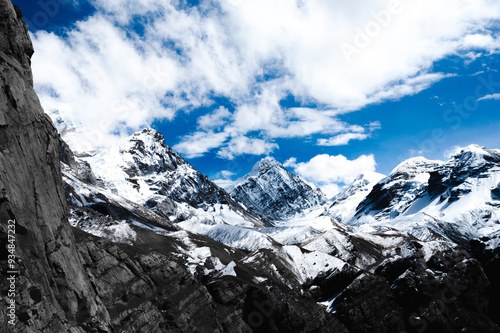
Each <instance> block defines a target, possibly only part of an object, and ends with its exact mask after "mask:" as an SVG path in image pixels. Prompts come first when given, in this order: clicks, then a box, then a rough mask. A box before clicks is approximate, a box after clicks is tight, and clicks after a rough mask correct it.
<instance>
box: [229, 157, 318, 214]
mask: <svg viewBox="0 0 500 333" xmlns="http://www.w3.org/2000/svg"><path fill="white" fill-rule="evenodd" d="M227 190H228V191H229V192H230V193H231V195H233V196H234V197H235V198H236V199H237V200H238V201H240V202H242V203H243V204H245V205H246V206H247V207H251V208H253V209H255V210H257V211H259V212H261V213H263V214H267V215H269V216H271V217H273V218H274V219H276V220H282V219H286V218H290V217H293V216H294V215H296V214H298V213H301V212H303V211H304V210H306V209H308V208H312V207H316V206H319V205H322V204H324V203H325V202H326V197H325V196H324V195H323V193H321V192H318V191H317V190H314V189H312V188H311V187H310V186H309V185H307V184H306V183H305V182H304V181H303V180H302V179H300V178H299V177H297V176H296V175H294V174H292V173H291V172H289V171H288V170H287V169H285V168H284V167H283V165H281V164H280V163H279V162H278V161H276V160H275V159H274V158H273V157H266V158H264V159H263V160H261V161H259V162H258V163H257V164H255V165H254V167H253V168H252V171H250V173H249V174H247V175H245V176H243V177H241V178H240V179H238V180H236V181H235V182H234V184H232V185H229V186H228V187H227Z"/></svg>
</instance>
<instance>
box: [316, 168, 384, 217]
mask: <svg viewBox="0 0 500 333" xmlns="http://www.w3.org/2000/svg"><path fill="white" fill-rule="evenodd" d="M384 177H385V176H384V175H382V174H380V173H376V172H369V173H364V174H361V175H359V176H358V177H357V178H356V179H355V180H354V181H353V182H352V183H351V184H350V185H349V186H348V187H347V188H346V189H344V190H343V191H342V192H341V193H339V194H338V195H337V196H335V197H334V198H333V203H332V204H331V205H330V206H329V207H328V210H327V212H326V213H325V214H326V215H328V216H331V217H332V218H334V219H335V220H336V221H338V222H345V221H350V220H351V219H352V218H353V217H354V214H355V213H356V208H357V207H358V205H359V204H360V202H361V201H363V200H364V199H365V197H366V196H367V195H368V193H370V191H371V190H372V188H373V186H374V185H375V184H377V183H378V182H379V181H380V180H382V179H383V178H384Z"/></svg>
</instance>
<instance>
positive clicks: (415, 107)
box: [13, 0, 500, 195]
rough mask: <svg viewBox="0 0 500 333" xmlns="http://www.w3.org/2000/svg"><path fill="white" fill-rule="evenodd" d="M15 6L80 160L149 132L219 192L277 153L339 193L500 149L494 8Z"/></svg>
mask: <svg viewBox="0 0 500 333" xmlns="http://www.w3.org/2000/svg"><path fill="white" fill-rule="evenodd" d="M13 3H14V4H16V5H18V6H19V7H20V8H21V9H22V10H23V12H24V17H25V19H26V20H27V21H28V25H29V28H30V32H31V34H32V39H33V42H34V46H35V52H36V53H35V55H34V57H33V71H34V78H35V89H36V90H37V92H38V94H39V96H40V99H41V102H42V105H43V106H44V108H45V109H46V111H47V112H48V113H49V114H52V115H54V110H57V112H58V114H59V116H60V117H62V118H63V119H64V120H65V121H66V122H67V123H68V124H71V126H72V127H74V129H75V130H74V131H73V132H69V134H67V135H66V136H65V139H66V140H67V141H69V143H70V145H72V146H73V147H74V149H75V150H77V151H79V150H80V151H81V150H88V149H100V148H105V147H106V146H108V145H111V144H113V143H114V142H116V140H117V139H119V138H120V137H124V136H126V135H129V134H131V133H132V132H133V131H136V130H139V129H141V128H142V127H145V126H151V127H153V128H156V129H157V130H159V131H160V132H162V133H163V135H164V136H165V139H166V142H167V144H168V145H170V146H172V147H174V149H176V150H177V151H178V152H180V153H181V154H182V155H183V156H185V157H187V159H188V160H189V162H190V163H191V164H193V165H194V166H195V167H196V168H198V169H199V170H200V171H202V172H203V173H205V174H207V175H208V176H209V177H211V178H212V179H219V178H228V179H235V178H237V177H239V176H241V175H242V174H244V173H246V172H248V171H249V170H250V168H251V166H252V165H253V164H254V163H255V162H257V161H258V160H260V159H261V158H263V157H264V156H266V155H271V156H274V157H275V158H276V159H278V160H279V161H280V162H282V163H284V164H285V165H286V166H287V167H288V168H289V169H290V170H291V171H294V172H295V173H297V174H299V175H300V176H302V177H303V178H304V179H306V180H307V181H308V182H310V183H312V184H315V185H317V186H321V187H322V188H323V189H324V190H325V192H327V193H328V194H329V195H333V194H334V193H335V192H337V191H338V190H340V189H341V188H342V187H343V186H345V184H348V183H349V182H350V181H352V180H353V178H354V177H355V176H357V175H358V174H359V173H364V172H372V171H377V172H380V173H384V174H388V173H389V172H390V171H391V170H392V169H393V168H394V167H395V166H396V165H397V164H399V163H400V162H402V161H403V160H404V159H406V158H409V157H413V156H419V155H422V156H425V157H427V158H429V159H446V157H447V156H449V154H451V153H452V152H453V151H454V150H456V149H457V147H461V146H466V145H469V144H472V143H476V144H480V145H483V146H487V147H490V148H500V144H499V143H498V142H499V139H500V138H499V134H498V133H499V131H498V128H499V125H500V115H499V106H500V72H499V70H500V33H499V31H500V30H499V28H500V24H499V22H500V21H499V19H500V4H498V3H497V2H495V1H488V0H484V1H472V0H459V1H456V0H454V1H451V0H440V1H430V0H429V1H427V0H422V1H419V2H415V1H410V0H400V1H398V0H391V1H389V0H375V1H374V0H370V1H368V0H360V3H356V4H350V3H348V2H345V1H331V2H324V1H323V2H322V1H319V0H317V1H316V0H311V1H309V2H302V1H285V0H276V1H273V2H269V1H264V0H255V1H249V0H220V1H215V0H211V1H196V2H189V3H186V2H182V1H180V2H179V1H159V0H140V1H131V0H123V1H118V0H106V1H104V0H92V1H70V0H46V1H43V0H42V1H39V2H30V3H28V2H26V1H16V0H14V1H13ZM360 8H363V9H360Z"/></svg>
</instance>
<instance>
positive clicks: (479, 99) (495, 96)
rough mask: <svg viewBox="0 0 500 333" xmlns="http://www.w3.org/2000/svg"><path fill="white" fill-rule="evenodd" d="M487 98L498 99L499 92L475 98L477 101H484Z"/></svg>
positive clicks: (499, 96) (499, 97)
mask: <svg viewBox="0 0 500 333" xmlns="http://www.w3.org/2000/svg"><path fill="white" fill-rule="evenodd" d="M489 99H494V100H497V99H500V94H491V95H486V96H484V97H481V98H478V99H477V100H478V101H485V100H489Z"/></svg>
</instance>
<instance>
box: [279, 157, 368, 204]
mask: <svg viewBox="0 0 500 333" xmlns="http://www.w3.org/2000/svg"><path fill="white" fill-rule="evenodd" d="M284 166H285V167H289V168H293V169H294V171H295V173H296V174H297V175H299V176H300V177H302V178H303V179H304V180H305V181H307V182H309V183H312V184H314V185H315V186H317V187H320V188H321V189H322V190H323V192H324V193H325V194H326V195H327V196H328V197H332V196H333V195H335V194H337V193H338V192H340V190H341V189H342V188H343V187H344V186H345V185H347V184H350V183H352V182H353V181H354V179H355V178H356V177H357V176H358V175H360V174H362V173H366V172H374V171H375V169H376V166H377V163H376V162H375V158H374V156H373V155H361V156H360V157H358V158H357V159H354V160H348V159H347V158H345V157H344V156H342V155H337V156H331V155H327V154H322V155H317V156H315V157H313V158H312V159H311V160H310V161H308V162H302V163H297V160H296V158H294V157H292V158H290V159H289V160H288V161H286V162H285V163H284Z"/></svg>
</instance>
